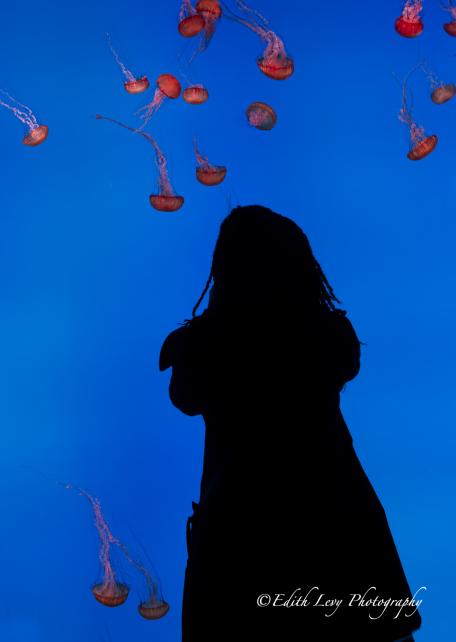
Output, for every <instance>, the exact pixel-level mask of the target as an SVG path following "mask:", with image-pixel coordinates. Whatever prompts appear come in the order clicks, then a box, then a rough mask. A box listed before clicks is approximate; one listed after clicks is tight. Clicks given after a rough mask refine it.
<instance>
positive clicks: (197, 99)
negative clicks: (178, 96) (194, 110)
mask: <svg viewBox="0 0 456 642" xmlns="http://www.w3.org/2000/svg"><path fill="white" fill-rule="evenodd" d="M182 98H183V99H184V100H185V102H186V103H188V104H189V105H201V104H202V103H205V102H206V100H207V99H208V98H209V92H208V91H207V89H206V88H205V87H203V85H191V86H190V87H187V88H186V89H184V91H183V92H182Z"/></svg>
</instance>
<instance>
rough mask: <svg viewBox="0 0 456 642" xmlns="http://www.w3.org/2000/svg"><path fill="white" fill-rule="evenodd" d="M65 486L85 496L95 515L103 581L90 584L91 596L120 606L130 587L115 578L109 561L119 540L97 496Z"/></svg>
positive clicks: (106, 603)
mask: <svg viewBox="0 0 456 642" xmlns="http://www.w3.org/2000/svg"><path fill="white" fill-rule="evenodd" d="M65 488H67V489H70V490H76V491H77V492H78V493H79V494H80V495H82V496H83V497H85V498H86V499H87V500H88V501H89V502H90V505H91V506H92V510H93V514H94V517H95V526H96V529H97V531H98V535H99V538H100V555H99V556H100V562H101V566H102V569H103V581H102V582H100V583H99V584H94V585H93V586H92V593H93V596H94V598H95V599H96V600H97V602H100V604H104V605H105V606H109V607H115V606H120V605H121V604H123V603H124V602H125V601H126V600H127V598H128V594H129V592H130V588H129V587H128V586H127V585H126V584H123V583H122V582H119V581H118V580H117V578H116V576H115V573H114V569H113V567H112V563H111V545H112V544H117V545H119V540H117V539H116V538H115V537H114V535H113V534H112V533H111V530H110V528H109V526H108V523H107V522H106V519H105V518H104V515H103V513H102V510H101V504H100V501H99V500H98V499H97V498H95V497H92V495H89V493H88V492H87V491H85V490H83V489H82V488H78V487H76V486H73V485H72V484H65Z"/></svg>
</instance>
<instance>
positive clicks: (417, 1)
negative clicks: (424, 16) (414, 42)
mask: <svg viewBox="0 0 456 642" xmlns="http://www.w3.org/2000/svg"><path fill="white" fill-rule="evenodd" d="M422 9H423V2H422V0H406V1H405V3H404V8H403V10H402V14H401V15H400V16H399V18H398V19H397V20H396V22H395V25H394V26H395V29H396V31H397V33H398V34H399V35H400V36H403V37H404V38H416V37H417V36H419V35H421V34H422V33H423V29H424V24H423V21H422V20H421V17H420V13H421V11H422Z"/></svg>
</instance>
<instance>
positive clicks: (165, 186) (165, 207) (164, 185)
mask: <svg viewBox="0 0 456 642" xmlns="http://www.w3.org/2000/svg"><path fill="white" fill-rule="evenodd" d="M96 118H97V119H98V120H107V121H109V122H110V123H114V124H115V125H119V126H120V127H123V128H124V129H128V130H129V131H131V132H133V133H134V134H139V135H140V136H143V137H144V138H145V139H146V140H147V141H149V143H150V144H151V145H152V147H153V148H154V150H155V158H156V163H157V167H158V188H159V189H158V194H151V195H150V196H149V201H150V204H151V205H152V207H153V208H155V209H156V210H159V211H161V212H176V211H177V210H179V209H180V208H181V207H182V205H183V204H184V197H183V196H177V195H176V193H175V192H174V189H173V186H172V185H171V181H170V179H169V175H168V167H167V161H166V157H165V155H164V154H163V152H162V151H161V149H160V147H159V146H158V144H157V142H156V141H155V140H154V139H153V138H152V136H151V135H150V134H148V133H147V132H142V131H140V130H138V129H135V128H134V127H129V126H128V125H124V124H123V123H121V122H120V121H118V120H114V119H113V118H108V117H107V116H102V115H101V114H97V115H96Z"/></svg>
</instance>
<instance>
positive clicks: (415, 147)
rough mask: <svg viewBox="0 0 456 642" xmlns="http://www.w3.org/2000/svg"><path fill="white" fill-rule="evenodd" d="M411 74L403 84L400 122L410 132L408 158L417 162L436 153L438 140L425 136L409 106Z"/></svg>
mask: <svg viewBox="0 0 456 642" xmlns="http://www.w3.org/2000/svg"><path fill="white" fill-rule="evenodd" d="M413 71H414V70H412V72H410V73H409V74H408V75H407V76H406V78H405V80H404V82H403V84H402V106H401V110H400V112H399V120H400V121H401V122H403V123H404V124H405V125H407V127H408V128H409V131H410V149H409V152H408V153H407V158H409V159H410V160H413V161H416V160H421V159H423V158H425V157H426V156H428V155H429V154H430V153H431V152H432V151H434V149H435V147H436V145H437V142H438V138H437V136H435V134H432V135H430V136H428V135H426V134H425V131H424V127H420V126H419V125H417V124H416V122H415V121H414V119H413V117H412V114H411V111H410V109H409V108H408V105H407V80H408V78H409V77H410V75H411V73H413Z"/></svg>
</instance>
